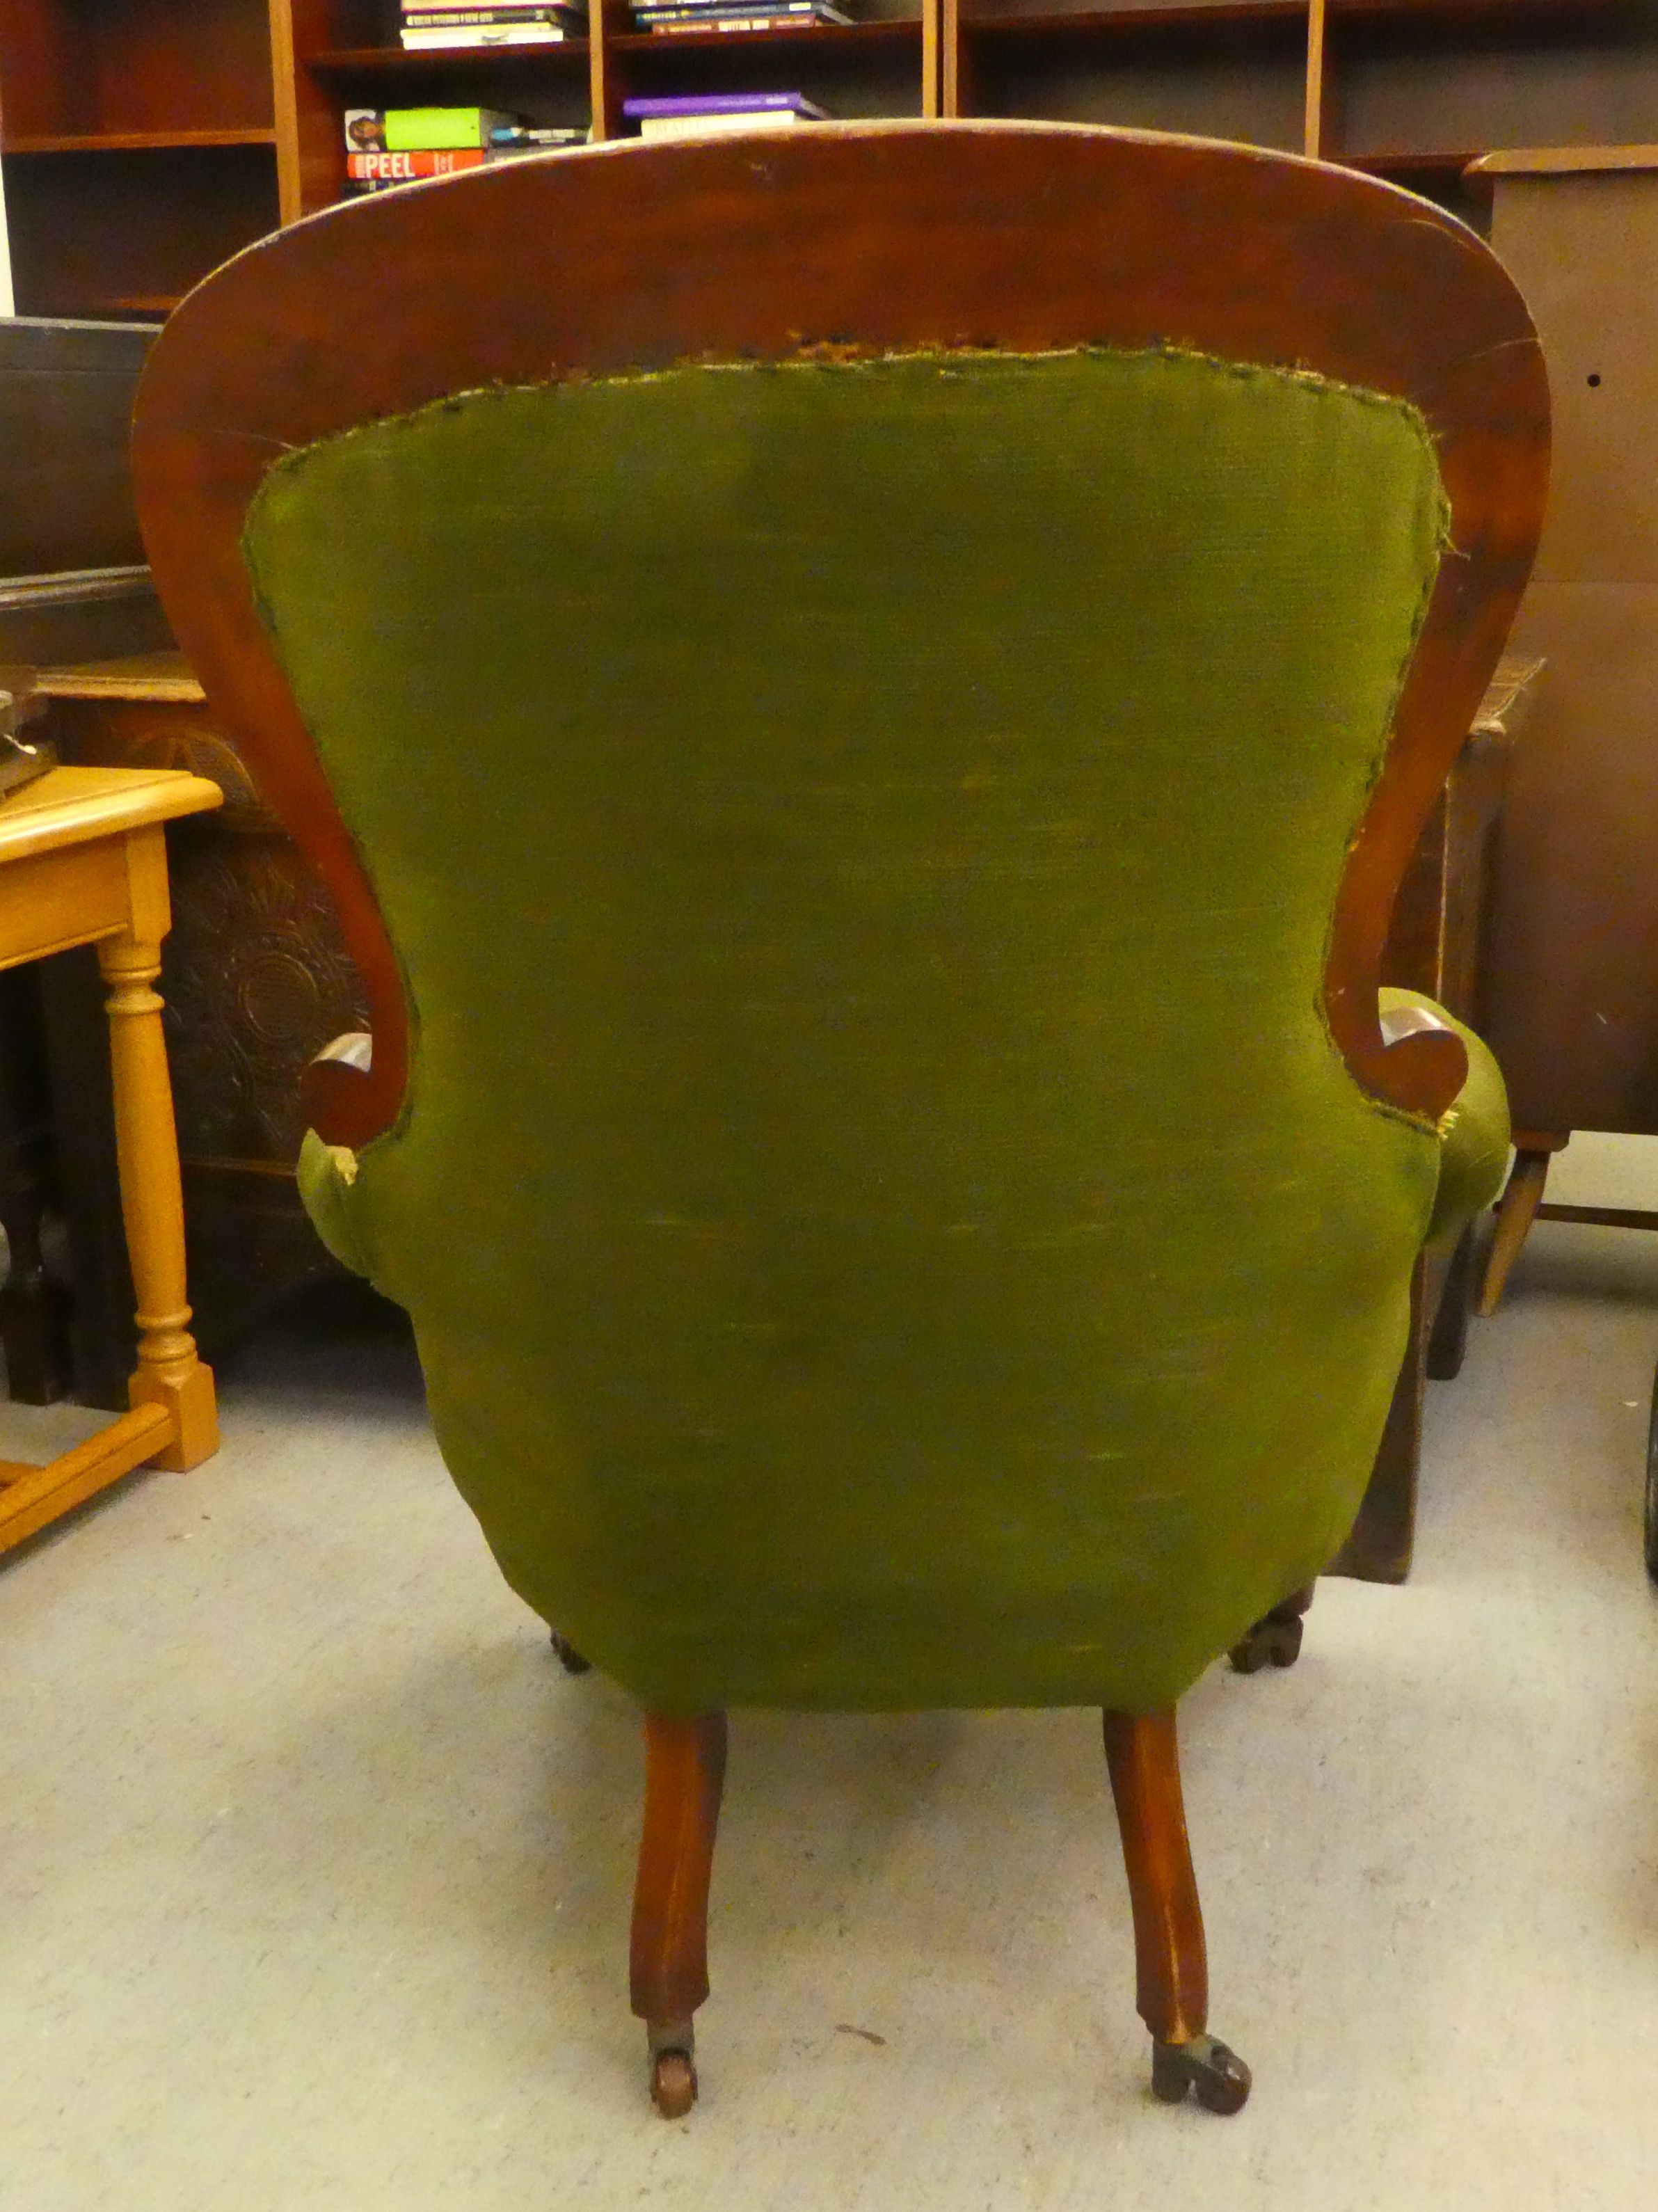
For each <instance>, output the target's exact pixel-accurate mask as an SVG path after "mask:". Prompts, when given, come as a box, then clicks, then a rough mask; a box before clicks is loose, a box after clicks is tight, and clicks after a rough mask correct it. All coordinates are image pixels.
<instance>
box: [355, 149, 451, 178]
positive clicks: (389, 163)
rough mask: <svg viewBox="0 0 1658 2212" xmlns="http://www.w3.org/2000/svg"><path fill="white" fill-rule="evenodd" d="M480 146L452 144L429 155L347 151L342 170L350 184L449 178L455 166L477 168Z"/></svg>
mask: <svg viewBox="0 0 1658 2212" xmlns="http://www.w3.org/2000/svg"><path fill="white" fill-rule="evenodd" d="M485 158H486V156H485V155H484V151H483V147H482V146H452V147H450V148H448V149H446V150H445V151H444V152H442V153H431V154H348V155H346V157H345V173H346V175H347V176H348V177H349V179H351V181H352V183H353V184H354V185H355V184H364V183H369V182H374V183H380V184H392V183H398V184H402V183H407V182H408V181H409V180H410V179H411V178H414V177H452V176H453V175H454V173H455V172H456V170H457V169H481V168H482V167H483V164H484V161H485Z"/></svg>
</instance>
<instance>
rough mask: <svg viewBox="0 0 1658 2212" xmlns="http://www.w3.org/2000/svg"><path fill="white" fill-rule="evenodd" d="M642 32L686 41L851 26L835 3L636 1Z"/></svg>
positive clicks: (832, 0) (812, 0)
mask: <svg viewBox="0 0 1658 2212" xmlns="http://www.w3.org/2000/svg"><path fill="white" fill-rule="evenodd" d="M632 4H633V11H634V21H635V23H637V24H638V26H639V27H640V29H641V31H650V32H653V33H657V34H658V35H659V36H662V37H665V38H672V37H675V36H678V37H680V38H683V37H685V36H687V35H688V34H689V33H691V32H694V31H700V32H703V33H707V32H709V31H809V30H811V29H812V28H813V27H814V26H815V25H817V24H818V23H849V22H851V21H852V20H853V19H852V17H851V16H850V15H847V14H846V13H845V12H844V11H843V10H842V9H840V8H838V7H836V6H835V0H632Z"/></svg>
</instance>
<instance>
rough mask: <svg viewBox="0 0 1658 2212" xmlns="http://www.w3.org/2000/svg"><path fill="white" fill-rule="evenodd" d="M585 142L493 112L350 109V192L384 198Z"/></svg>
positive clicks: (580, 135)
mask: <svg viewBox="0 0 1658 2212" xmlns="http://www.w3.org/2000/svg"><path fill="white" fill-rule="evenodd" d="M586 143H587V133H586V131H567V130H551V129H549V128H547V127H546V126H544V125H537V124H533V123H529V122H526V121H525V118H523V117H522V116H521V115H506V114H503V113H502V112H501V110H500V109H499V108H495V107H348V108H347V109H346V111H345V189H346V191H347V194H348V195H349V196H355V195H357V194H360V193H362V192H383V191H386V190H387V189H388V188H389V187H390V186H392V185H412V184H417V183H419V182H420V180H421V179H422V178H425V177H452V176H454V175H456V174H457V173H459V171H461V170H463V169H481V168H483V167H484V165H485V164H486V163H488V162H492V161H515V160H517V159H519V157H520V156H521V155H525V154H548V153H554V152H556V151H557V150H558V149H559V148H561V147H564V146H585V145H586Z"/></svg>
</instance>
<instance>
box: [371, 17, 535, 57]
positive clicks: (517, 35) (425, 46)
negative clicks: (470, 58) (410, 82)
mask: <svg viewBox="0 0 1658 2212" xmlns="http://www.w3.org/2000/svg"><path fill="white" fill-rule="evenodd" d="M570 35H571V34H570V33H569V32H568V31H562V30H553V29H550V28H549V27H547V26H546V25H544V24H540V23H537V24H536V25H534V26H533V27H520V26H519V25H516V24H513V25H508V26H506V27H498V28H495V29H491V28H489V27H487V26H485V25H483V24H481V23H480V24H477V25H475V26H474V27H473V28H472V29H471V30H470V31H452V30H444V31H411V30H408V29H405V30H404V33H403V44H404V46H406V47H411V48H414V49H416V51H419V52H427V51H434V52H435V51H436V50H437V49H438V48H440V47H443V46H558V45H560V44H562V41H563V40H565V39H567V38H568V37H569V36H570Z"/></svg>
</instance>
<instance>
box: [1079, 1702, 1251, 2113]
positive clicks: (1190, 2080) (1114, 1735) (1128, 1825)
mask: <svg viewBox="0 0 1658 2212" xmlns="http://www.w3.org/2000/svg"><path fill="white" fill-rule="evenodd" d="M1105 1759H1106V1765H1107V1767H1108V1769H1109V1771H1110V1775H1111V1795H1112V1797H1113V1799H1114V1801H1115V1803H1116V1808H1117V1826H1118V1828H1119V1829H1120V1831H1121V1835H1122V1855H1123V1862H1124V1864H1125V1866H1126V1867H1127V1872H1128V1894H1129V1898H1130V1900H1131V1902H1132V1904H1133V1911H1134V1964H1135V1972H1136V1981H1137V1984H1138V1987H1137V1991H1136V1995H1137V2000H1138V2005H1139V2015H1140V2018H1141V2019H1142V2020H1143V2021H1145V2024H1146V2026H1147V2027H1149V2028H1150V2029H1151V2038H1152V2041H1151V2091H1152V2094H1153V2095H1154V2096H1156V2097H1158V2098H1160V2099H1161V2100H1163V2103H1164V2104H1168V2105H1178V2104H1180V2103H1181V2101H1182V2100H1184V2098H1185V2096H1186V2094H1187V2091H1188V2090H1190V2091H1191V2092H1192V2093H1193V2095H1195V2097H1196V2098H1197V2100H1198V2102H1199V2104H1200V2105H1203V2106H1206V2107H1207V2109H1208V2110H1209V2111H1210V2112H1240V2111H1242V2107H1243V2103H1244V2100H1245V2099H1246V2098H1247V2097H1248V2094H1249V2069H1248V2067H1247V2066H1246V2065H1245V2064H1244V2063H1243V2061H1242V2059H1241V2058H1240V2057H1238V2056H1237V2055H1236V2052H1235V2051H1230V2050H1228V2048H1227V2046H1226V2045H1225V2044H1224V2043H1221V2042H1218V2041H1217V2040H1216V2039H1215V2038H1214V2037H1213V2036H1212V2035H1211V2034H1210V2033H1208V2027H1209V1960H1208V1954H1207V1952H1206V1948H1205V1944H1204V1937H1203V1913H1202V1910H1201V1908H1200V1906H1199V1903H1198V1885H1197V1879H1196V1876H1195V1875H1193V1871H1192V1851H1191V1846H1190V1844H1189V1843H1188V1842H1187V1834H1186V1808H1185V1806H1184V1803H1183V1802H1182V1800H1181V1781H1180V1748H1179V1744H1178V1742H1177V1740H1176V1737H1175V1716H1174V1714H1173V1713H1172V1712H1163V1713H1113V1712H1108V1713H1107V1714H1106V1716H1105Z"/></svg>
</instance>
